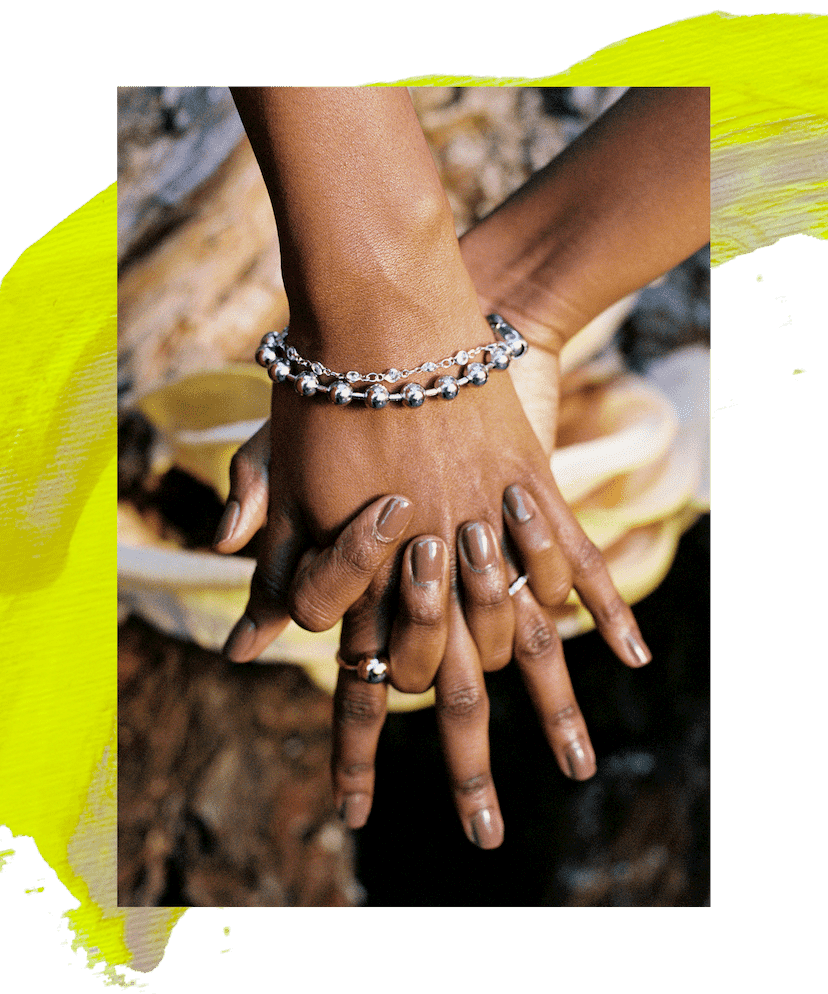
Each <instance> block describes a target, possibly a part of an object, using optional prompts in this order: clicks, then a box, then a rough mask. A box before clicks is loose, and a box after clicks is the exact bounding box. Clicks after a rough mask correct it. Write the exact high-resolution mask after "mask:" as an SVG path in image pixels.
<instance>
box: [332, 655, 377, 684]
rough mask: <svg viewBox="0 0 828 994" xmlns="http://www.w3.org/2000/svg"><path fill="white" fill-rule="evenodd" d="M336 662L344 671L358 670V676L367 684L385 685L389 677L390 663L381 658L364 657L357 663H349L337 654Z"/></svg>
mask: <svg viewBox="0 0 828 994" xmlns="http://www.w3.org/2000/svg"><path fill="white" fill-rule="evenodd" d="M336 661H337V663H338V664H339V665H340V667H341V668H342V669H343V670H356V675H357V676H358V677H359V679H360V680H364V681H365V682H366V683H383V682H384V680H385V679H386V678H387V676H388V662H387V661H386V660H385V659H382V658H381V657H380V656H363V657H362V658H361V659H359V660H357V662H355V663H347V662H345V660H344V659H343V658H342V656H340V655H339V653H337V654H336Z"/></svg>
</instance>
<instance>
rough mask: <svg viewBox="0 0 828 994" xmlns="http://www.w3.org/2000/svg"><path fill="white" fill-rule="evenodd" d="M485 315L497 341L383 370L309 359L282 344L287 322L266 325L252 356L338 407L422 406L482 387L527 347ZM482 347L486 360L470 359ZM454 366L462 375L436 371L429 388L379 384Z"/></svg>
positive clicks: (274, 376) (277, 378)
mask: <svg viewBox="0 0 828 994" xmlns="http://www.w3.org/2000/svg"><path fill="white" fill-rule="evenodd" d="M486 320H487V321H488V322H489V325H490V327H491V328H492V330H493V331H494V333H495V334H496V335H498V336H499V338H500V341H496V342H490V343H489V344H488V345H478V346H477V347H476V348H474V349H471V350H469V351H465V350H461V351H460V352H457V353H456V354H455V355H452V356H447V357H446V358H445V359H441V360H440V361H439V362H424V363H421V364H420V365H419V366H417V367H415V368H414V369H388V370H386V371H385V372H384V373H359V372H357V371H356V370H354V369H352V370H350V371H349V372H347V373H337V372H336V371H335V370H333V369H328V368H327V366H323V365H322V363H320V362H311V361H310V360H308V359H305V358H303V357H302V356H301V355H299V353H298V352H297V351H296V349H295V348H293V346H292V345H286V344H285V339H286V338H287V334H288V328H285V329H284V331H281V332H279V333H278V334H277V333H276V332H275V331H269V332H268V333H267V334H266V335H265V336H264V338H263V339H262V342H261V345H260V346H259V348H258V350H257V352H256V361H257V362H258V363H259V365H260V366H264V368H265V369H266V370H267V372H268V376H270V378H271V380H273V382H274V383H285V382H289V383H292V384H293V386H294V389H295V390H296V392H297V393H298V394H299V395H300V396H302V397H312V396H314V394H317V393H327V394H328V397H329V398H330V400H331V402H332V403H333V404H336V405H337V406H339V407H344V406H345V404H350V403H351V401H352V400H362V401H364V402H365V404H366V406H368V407H371V408H373V409H374V410H378V409H379V408H382V407H385V406H386V405H387V404H388V403H389V402H391V401H395V402H397V403H402V404H403V405H404V406H405V407H422V405H423V404H424V403H425V400H426V397H442V398H443V399H444V400H453V399H454V398H455V397H456V396H457V394H458V392H459V390H460V387H464V386H467V385H469V384H471V385H472V386H476V387H482V386H483V384H484V383H485V382H486V381H487V380H488V378H489V372H490V371H491V370H493V369H497V370H503V369H508V368H509V363H510V362H511V361H512V359H517V358H519V357H520V356H522V355H523V354H524V353H525V352H526V350H527V349H528V348H529V346H528V345H527V344H526V340H525V339H524V338H523V336H522V335H521V334H520V333H519V332H518V331H516V330H515V329H514V328H513V327H512V326H511V325H510V324H509V323H508V322H507V321H504V319H503V318H502V317H501V316H500V315H499V314H489V315H487V317H486ZM288 327H289V326H288ZM482 352H486V353H488V356H489V358H488V360H486V361H485V362H470V361H469V360H471V359H473V358H474V357H475V356H477V355H480V354H481V353H482ZM454 366H462V367H463V373H462V375H460V376H450V375H448V374H444V375H442V376H439V377H437V379H436V380H435V381H434V383H433V384H432V385H431V386H430V387H427V388H426V387H423V386H422V385H421V384H419V383H406V385H405V386H404V387H403V388H402V390H400V391H398V392H396V393H390V392H389V390H388V388H387V387H385V386H383V385H382V384H383V381H384V382H386V383H396V382H397V381H398V380H403V379H407V378H408V377H409V376H416V375H418V374H420V373H433V372H436V371H437V370H439V369H451V368H452V367H454ZM294 367H295V368H294ZM320 377H328V378H330V381H329V382H328V383H323V382H322V381H321V380H320ZM358 383H367V384H370V386H368V387H367V389H365V390H356V389H355V386H356V384H358Z"/></svg>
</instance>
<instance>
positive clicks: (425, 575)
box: [411, 538, 443, 583]
mask: <svg viewBox="0 0 828 994" xmlns="http://www.w3.org/2000/svg"><path fill="white" fill-rule="evenodd" d="M411 571H412V572H413V574H414V580H415V582H416V583H434V581H435V580H439V579H440V577H441V576H442V575H443V557H442V556H441V555H440V545H439V543H438V542H437V541H436V539H433V538H428V539H424V540H423V541H422V542H417V544H416V545H415V546H414V549H413V550H412V553H411Z"/></svg>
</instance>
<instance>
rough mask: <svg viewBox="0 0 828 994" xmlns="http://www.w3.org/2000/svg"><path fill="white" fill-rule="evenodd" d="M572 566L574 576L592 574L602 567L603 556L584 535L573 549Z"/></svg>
mask: <svg viewBox="0 0 828 994" xmlns="http://www.w3.org/2000/svg"><path fill="white" fill-rule="evenodd" d="M572 568H573V570H574V572H575V574H576V576H593V575H594V574H595V573H598V572H600V571H602V570H603V569H604V557H603V556H602V555H601V552H600V550H599V549H598V547H597V546H596V545H595V543H594V542H591V541H590V540H589V539H588V538H587V537H586V535H584V536H583V537H582V538H581V541H580V542H579V543H578V546H577V548H576V549H575V555H574V562H573V564H572Z"/></svg>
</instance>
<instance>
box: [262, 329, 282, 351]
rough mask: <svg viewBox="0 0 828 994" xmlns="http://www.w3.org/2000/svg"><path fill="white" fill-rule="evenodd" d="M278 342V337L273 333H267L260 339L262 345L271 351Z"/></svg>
mask: <svg viewBox="0 0 828 994" xmlns="http://www.w3.org/2000/svg"><path fill="white" fill-rule="evenodd" d="M278 341H279V336H278V335H277V334H276V332H275V331H269V332H268V333H267V334H266V335H265V336H264V338H263V339H262V345H267V346H269V347H270V348H271V349H272V348H273V346H274V345H275V344H276V343H277V342H278Z"/></svg>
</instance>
